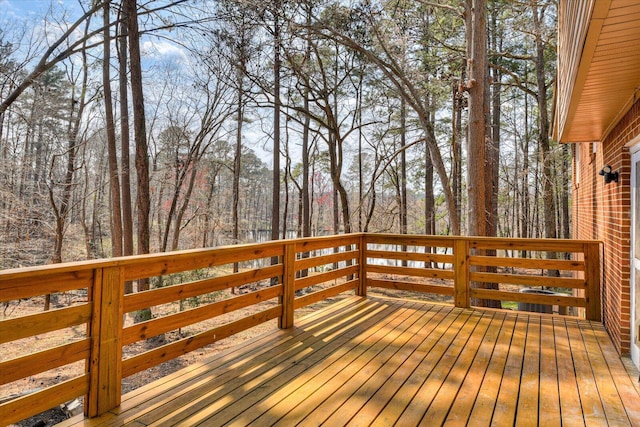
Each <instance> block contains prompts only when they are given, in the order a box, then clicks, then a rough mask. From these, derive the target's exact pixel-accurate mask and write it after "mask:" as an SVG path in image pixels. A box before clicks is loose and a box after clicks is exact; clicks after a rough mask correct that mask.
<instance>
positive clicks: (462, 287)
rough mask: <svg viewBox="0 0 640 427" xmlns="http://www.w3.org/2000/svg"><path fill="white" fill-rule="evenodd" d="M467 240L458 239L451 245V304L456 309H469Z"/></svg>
mask: <svg viewBox="0 0 640 427" xmlns="http://www.w3.org/2000/svg"><path fill="white" fill-rule="evenodd" d="M468 255H469V240H468V239H466V238H464V237H459V238H457V239H456V240H455V241H454V244H453V259H454V261H453V272H454V280H453V302H454V305H455V306H456V307H461V308H469V307H470V306H471V303H470V300H469V256H468Z"/></svg>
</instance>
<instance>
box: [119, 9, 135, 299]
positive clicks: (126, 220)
mask: <svg viewBox="0 0 640 427" xmlns="http://www.w3.org/2000/svg"><path fill="white" fill-rule="evenodd" d="M121 12H122V17H121V18H122V21H121V22H120V26H119V28H120V37H119V38H118V46H119V49H118V63H119V72H120V76H119V88H120V147H121V148H120V156H121V159H122V162H121V163H122V164H121V171H122V232H123V235H122V238H123V253H122V254H123V255H133V203H132V201H131V173H130V171H131V169H130V163H131V160H130V155H129V153H130V138H129V93H128V88H129V86H128V84H127V83H128V82H127V63H128V53H127V49H128V45H127V37H128V30H127V17H126V13H125V11H124V10H123V9H122V8H121ZM132 292H133V283H132V282H127V283H125V293H127V294H130V293H132Z"/></svg>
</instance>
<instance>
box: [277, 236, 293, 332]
mask: <svg viewBox="0 0 640 427" xmlns="http://www.w3.org/2000/svg"><path fill="white" fill-rule="evenodd" d="M283 264H284V266H283V269H284V272H283V274H282V297H281V299H280V300H281V302H282V315H281V316H280V319H279V321H278V327H280V328H281V329H288V328H292V327H293V309H294V306H293V305H294V299H295V292H296V288H295V281H296V244H295V242H287V243H286V244H285V245H284V256H283Z"/></svg>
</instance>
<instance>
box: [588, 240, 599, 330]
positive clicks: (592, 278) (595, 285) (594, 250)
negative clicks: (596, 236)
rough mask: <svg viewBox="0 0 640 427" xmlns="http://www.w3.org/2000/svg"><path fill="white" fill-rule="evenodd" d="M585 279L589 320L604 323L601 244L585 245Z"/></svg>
mask: <svg viewBox="0 0 640 427" xmlns="http://www.w3.org/2000/svg"><path fill="white" fill-rule="evenodd" d="M584 276H585V277H584V278H585V282H586V284H587V292H586V295H585V296H586V298H587V306H586V310H585V317H586V318H587V320H594V321H597V322H600V321H602V310H601V308H600V244H599V243H585V244H584Z"/></svg>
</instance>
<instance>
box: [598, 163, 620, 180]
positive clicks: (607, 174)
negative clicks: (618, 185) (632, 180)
mask: <svg viewBox="0 0 640 427" xmlns="http://www.w3.org/2000/svg"><path fill="white" fill-rule="evenodd" d="M600 175H602V176H604V183H605V184H608V183H610V182H611V181H614V182H618V172H613V171H612V170H611V166H609V165H606V166H605V167H603V168H602V170H601V171H600Z"/></svg>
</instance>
